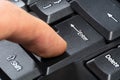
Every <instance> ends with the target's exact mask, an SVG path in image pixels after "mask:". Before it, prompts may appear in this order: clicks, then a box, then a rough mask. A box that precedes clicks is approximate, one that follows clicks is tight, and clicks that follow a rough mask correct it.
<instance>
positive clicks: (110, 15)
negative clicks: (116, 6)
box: [107, 13, 118, 22]
mask: <svg viewBox="0 0 120 80" xmlns="http://www.w3.org/2000/svg"><path fill="white" fill-rule="evenodd" d="M107 15H108V17H110V18H112V19H113V20H114V21H115V22H118V20H117V19H115V18H114V17H113V15H112V14H110V13H107Z"/></svg>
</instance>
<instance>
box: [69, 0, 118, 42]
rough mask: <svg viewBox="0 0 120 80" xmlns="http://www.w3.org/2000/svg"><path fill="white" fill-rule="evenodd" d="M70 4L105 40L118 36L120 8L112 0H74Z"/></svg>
mask: <svg viewBox="0 0 120 80" xmlns="http://www.w3.org/2000/svg"><path fill="white" fill-rule="evenodd" d="M71 6H72V8H73V9H74V10H75V11H76V12H77V13H79V14H80V15H82V16H83V17H84V18H85V19H86V20H87V21H88V22H89V23H90V24H91V25H93V27H94V28H95V29H96V30H97V31H98V32H99V33H100V34H102V35H103V36H104V37H105V38H106V39H107V40H109V41H111V40H114V39H116V38H118V37H120V8H119V6H118V5H117V4H115V3H114V2H113V1H112V0H74V1H73V2H72V3H71Z"/></svg>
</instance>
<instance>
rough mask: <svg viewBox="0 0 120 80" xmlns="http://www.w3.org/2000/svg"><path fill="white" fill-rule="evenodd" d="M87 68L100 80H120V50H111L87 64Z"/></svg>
mask: <svg viewBox="0 0 120 80" xmlns="http://www.w3.org/2000/svg"><path fill="white" fill-rule="evenodd" d="M87 66H88V67H89V69H90V70H92V71H93V72H94V73H95V75H97V76H98V77H99V78H100V80H119V79H120V48H116V49H112V50H110V51H108V52H106V53H104V54H103V55H100V56H98V57H96V58H94V59H92V60H90V61H88V62H87Z"/></svg>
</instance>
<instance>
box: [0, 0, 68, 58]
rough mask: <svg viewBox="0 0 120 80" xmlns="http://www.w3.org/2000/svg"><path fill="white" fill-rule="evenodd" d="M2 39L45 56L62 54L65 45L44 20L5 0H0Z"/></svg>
mask: <svg viewBox="0 0 120 80" xmlns="http://www.w3.org/2000/svg"><path fill="white" fill-rule="evenodd" d="M4 39H6V40H10V41H13V42H16V43H19V44H21V45H22V46H23V47H24V48H26V49H28V50H30V51H31V52H33V53H35V54H36V55H38V56H41V57H45V58H48V57H54V56H58V55H60V54H62V53H63V52H64V51H65V50H66V45H67V44H66V42H65V41H64V40H63V39H62V38H61V37H60V36H59V35H57V33H56V32H55V31H54V30H53V29H52V28H50V27H49V25H47V24H46V23H45V22H43V21H42V20H40V19H38V18H35V17H33V16H32V15H30V14H28V13H27V12H25V11H24V10H22V9H20V8H18V7H17V6H15V5H13V4H12V3H10V2H9V1H7V0H0V40H4Z"/></svg>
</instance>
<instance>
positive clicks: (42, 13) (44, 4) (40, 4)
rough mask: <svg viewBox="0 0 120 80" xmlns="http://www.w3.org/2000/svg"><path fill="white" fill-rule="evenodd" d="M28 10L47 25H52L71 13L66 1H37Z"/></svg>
mask: <svg viewBox="0 0 120 80" xmlns="http://www.w3.org/2000/svg"><path fill="white" fill-rule="evenodd" d="M30 8H31V9H32V10H33V11H34V12H35V13H36V14H37V15H38V16H39V17H40V18H41V19H43V20H44V21H45V22H47V23H53V22H55V21H57V20H59V19H61V18H63V17H65V16H68V15H70V14H72V12H73V11H72V10H71V8H70V4H69V3H68V2H67V1H66V0H39V1H37V2H36V3H34V4H32V5H30Z"/></svg>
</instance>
